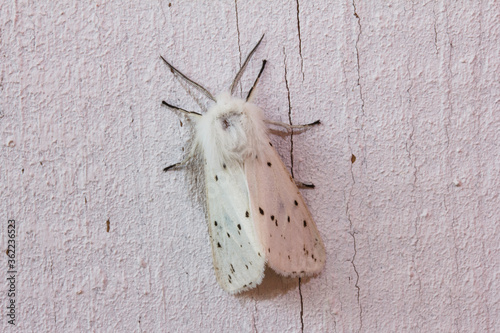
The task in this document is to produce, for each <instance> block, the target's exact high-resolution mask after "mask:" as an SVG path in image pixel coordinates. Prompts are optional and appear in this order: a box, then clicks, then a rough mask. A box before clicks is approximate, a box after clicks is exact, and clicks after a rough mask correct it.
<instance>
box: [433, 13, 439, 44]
mask: <svg viewBox="0 0 500 333" xmlns="http://www.w3.org/2000/svg"><path fill="white" fill-rule="evenodd" d="M432 14H433V15H434V48H435V49H436V53H439V49H438V33H437V17H436V6H435V5H434V7H432Z"/></svg>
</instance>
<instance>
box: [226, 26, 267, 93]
mask: <svg viewBox="0 0 500 333" xmlns="http://www.w3.org/2000/svg"><path fill="white" fill-rule="evenodd" d="M264 35H265V34H263V35H262V37H260V39H259V41H258V42H257V45H255V46H254V48H253V49H252V51H250V53H249V54H248V56H247V58H246V59H245V62H244V63H243V65H242V66H241V68H240V70H239V71H238V73H237V74H236V76H235V77H234V80H233V84H231V88H230V89H229V91H230V92H231V95H232V94H233V93H234V89H236V86H237V85H238V82H239V81H240V79H241V76H242V75H243V72H244V71H245V68H246V67H247V65H248V62H249V61H250V58H252V56H253V54H254V53H255V51H256V50H257V47H259V45H260V42H262V39H263V38H264Z"/></svg>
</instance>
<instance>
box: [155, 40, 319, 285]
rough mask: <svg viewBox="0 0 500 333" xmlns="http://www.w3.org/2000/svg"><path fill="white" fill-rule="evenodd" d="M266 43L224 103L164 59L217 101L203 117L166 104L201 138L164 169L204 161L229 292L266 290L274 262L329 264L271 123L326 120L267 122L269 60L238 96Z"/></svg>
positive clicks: (282, 267)
mask: <svg viewBox="0 0 500 333" xmlns="http://www.w3.org/2000/svg"><path fill="white" fill-rule="evenodd" d="M263 38H264V36H262V37H261V39H260V40H259V42H258V43H257V45H256V46H255V47H254V48H253V49H252V51H251V52H250V53H249V55H248V56H247V58H246V60H245V62H244V63H243V65H242V66H241V68H240V70H239V71H238V73H237V74H236V76H235V78H234V80H233V82H232V84H231V86H230V88H229V90H227V91H224V92H222V93H220V94H219V95H217V96H216V97H213V95H212V94H211V93H210V92H209V91H208V90H207V89H206V88H204V87H203V86H201V85H200V84H198V83H196V82H194V81H193V80H191V79H190V78H188V77H187V76H186V75H184V74H182V73H181V72H180V71H179V70H177V69H176V68H175V67H174V66H172V65H171V64H170V63H169V62H168V61H167V60H165V58H163V57H162V56H160V57H161V59H162V60H163V61H164V62H165V63H166V64H167V66H168V67H169V68H170V70H171V71H172V72H173V73H174V75H177V76H178V77H180V78H182V79H183V80H184V81H185V82H186V83H188V84H189V85H191V86H192V87H194V88H195V89H197V90H199V91H200V92H201V93H202V94H203V95H205V96H206V97H207V98H208V99H210V100H211V101H212V102H213V104H212V105H211V107H210V108H209V109H208V111H207V112H206V113H204V114H201V113H198V112H194V111H188V110H185V109H183V108H181V107H178V106H174V105H172V104H170V103H167V102H165V101H162V104H163V105H164V106H167V107H169V108H171V109H173V110H176V111H180V112H182V113H184V114H185V115H186V116H188V117H189V118H191V119H192V120H193V122H194V124H195V138H194V140H193V144H192V147H191V149H190V152H189V154H188V156H187V157H186V158H185V159H184V160H183V161H182V162H179V163H175V164H173V165H170V166H168V167H166V168H165V169H164V171H168V170H170V169H173V168H178V167H181V166H185V165H186V164H187V163H189V162H190V161H192V160H193V157H201V158H200V160H201V161H203V170H204V183H205V191H206V193H205V194H206V205H207V219H208V221H207V223H208V231H209V234H210V242H211V246H212V257H213V265H214V269H215V276H216V278H217V281H218V283H219V285H220V286H221V287H222V288H223V289H224V290H226V291H227V292H229V293H239V292H242V291H245V290H248V289H251V288H254V287H256V286H257V285H258V284H260V283H261V281H262V279H263V276H264V269H265V265H266V263H267V265H269V266H270V267H271V268H272V269H273V270H275V271H276V272H277V273H279V274H281V275H284V276H288V277H305V276H311V275H314V274H317V273H319V272H320V271H321V270H322V269H323V267H324V265H325V259H326V253H325V247H324V245H323V241H322V239H321V236H320V234H319V232H318V229H317V227H316V224H315V223H314V221H313V219H312V216H311V213H310V212H309V209H308V208H307V206H306V204H305V202H304V199H303V198H302V196H301V194H300V192H299V190H298V187H297V184H296V182H295V180H294V179H293V178H292V176H291V175H290V173H289V172H288V170H287V169H286V167H285V165H284V164H283V162H282V161H281V158H280V157H279V155H278V153H277V152H276V150H275V149H274V147H273V145H272V144H271V142H270V140H269V137H268V125H275V126H281V127H283V128H284V129H286V130H288V131H289V132H290V131H292V130H293V129H294V128H302V129H304V128H306V127H309V126H313V125H316V124H319V121H316V122H314V123H311V124H307V125H295V126H292V125H289V124H285V123H280V122H275V121H271V120H267V119H266V118H265V117H264V113H263V111H262V110H261V109H260V108H259V107H258V106H257V105H255V104H253V103H252V98H253V96H254V92H255V89H254V88H255V87H256V85H257V82H258V81H259V78H260V76H261V74H262V72H263V70H264V68H265V66H266V60H264V61H263V62H262V67H261V69H260V72H259V74H258V76H257V78H256V80H255V82H254V84H253V86H252V88H251V89H250V91H249V93H248V95H247V97H246V99H241V98H238V97H234V96H233V93H234V91H235V88H236V86H237V85H238V82H239V80H240V78H241V76H242V75H243V72H244V71H245V68H246V66H247V64H248V62H249V61H250V58H251V57H252V55H253V54H254V53H255V51H256V50H257V47H258V46H259V45H260V43H261V41H262V39H263ZM200 155H201V156H200Z"/></svg>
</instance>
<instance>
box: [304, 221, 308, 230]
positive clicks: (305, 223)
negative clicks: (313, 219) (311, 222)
mask: <svg viewBox="0 0 500 333" xmlns="http://www.w3.org/2000/svg"><path fill="white" fill-rule="evenodd" d="M305 227H307V222H306V220H304V228H305Z"/></svg>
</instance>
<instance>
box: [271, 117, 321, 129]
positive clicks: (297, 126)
mask: <svg viewBox="0 0 500 333" xmlns="http://www.w3.org/2000/svg"><path fill="white" fill-rule="evenodd" d="M265 122H266V123H268V124H271V125H276V126H281V127H284V128H286V129H287V130H288V131H292V130H293V129H307V128H309V127H312V126H315V125H319V124H321V121H319V120H316V121H315V122H312V123H309V124H304V125H290V124H286V123H282V122H279V121H273V120H268V119H266V120H265Z"/></svg>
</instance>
